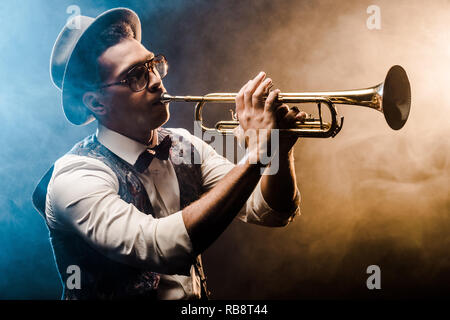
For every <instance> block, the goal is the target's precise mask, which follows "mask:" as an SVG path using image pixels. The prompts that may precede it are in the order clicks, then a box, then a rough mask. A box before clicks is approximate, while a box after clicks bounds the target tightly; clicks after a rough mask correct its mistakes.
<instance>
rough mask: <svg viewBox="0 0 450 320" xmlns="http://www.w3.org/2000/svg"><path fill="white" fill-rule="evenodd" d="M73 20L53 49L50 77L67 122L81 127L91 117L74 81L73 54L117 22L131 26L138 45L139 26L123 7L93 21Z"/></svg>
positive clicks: (75, 57) (75, 63) (76, 64)
mask: <svg viewBox="0 0 450 320" xmlns="http://www.w3.org/2000/svg"><path fill="white" fill-rule="evenodd" d="M73 19H79V20H78V21H76V22H77V24H76V25H77V28H74V27H73V26H74V25H75V24H74V21H73V20H71V21H69V22H68V23H67V24H66V25H65V26H64V28H63V29H62V31H61V32H60V33H59V35H58V38H57V39H56V42H55V44H54V46H53V50H52V54H51V58H50V77H51V80H52V82H53V84H54V85H55V86H56V87H57V88H58V89H59V90H61V97H62V98H61V100H62V106H63V110H64V114H65V116H66V118H67V120H69V121H70V122H71V123H73V124H75V125H84V124H87V123H89V122H91V121H92V120H94V117H93V115H92V114H91V112H90V111H89V109H88V108H87V107H86V106H85V105H84V103H83V101H82V96H81V95H80V90H81V88H80V83H79V79H78V81H74V80H76V75H77V74H78V73H79V72H80V63H83V61H82V59H81V61H80V57H79V55H77V53H79V52H80V50H81V48H89V46H93V45H95V40H96V36H98V35H99V34H100V33H101V32H102V31H103V30H104V29H106V28H107V27H108V26H110V25H113V24H116V23H118V22H121V21H124V22H127V23H128V24H129V25H130V26H131V28H132V30H133V33H134V38H135V39H136V40H137V41H139V42H140V41H141V23H140V21H139V17H138V16H137V14H136V13H135V12H134V11H132V10H130V9H127V8H115V9H111V10H108V11H105V12H104V13H102V14H101V15H99V16H98V17H97V18H91V17H86V16H77V17H74V18H73ZM74 60H77V61H74Z"/></svg>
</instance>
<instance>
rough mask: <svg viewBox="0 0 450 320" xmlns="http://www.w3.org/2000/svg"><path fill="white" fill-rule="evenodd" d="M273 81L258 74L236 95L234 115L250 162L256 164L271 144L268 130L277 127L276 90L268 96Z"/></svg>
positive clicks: (277, 91)
mask: <svg viewBox="0 0 450 320" xmlns="http://www.w3.org/2000/svg"><path fill="white" fill-rule="evenodd" d="M271 85H272V79H270V78H266V74H265V73H264V72H260V73H259V74H258V75H257V76H256V77H255V78H254V79H252V80H250V81H249V82H247V84H245V85H244V86H243V87H242V88H241V90H239V93H238V94H237V96H236V99H235V100H236V113H237V116H238V119H239V124H240V126H241V128H242V131H243V132H242V134H243V135H244V137H245V139H246V144H247V147H248V152H249V156H250V159H251V163H256V162H259V160H260V159H261V156H262V155H263V154H265V153H266V151H267V147H268V145H269V144H270V134H271V130H272V129H275V128H277V119H276V114H275V111H276V109H277V107H278V106H280V105H281V104H280V103H277V102H276V97H277V95H278V93H279V92H280V91H279V90H274V91H272V92H270V93H269V90H270V87H271Z"/></svg>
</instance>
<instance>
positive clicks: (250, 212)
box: [241, 182, 300, 227]
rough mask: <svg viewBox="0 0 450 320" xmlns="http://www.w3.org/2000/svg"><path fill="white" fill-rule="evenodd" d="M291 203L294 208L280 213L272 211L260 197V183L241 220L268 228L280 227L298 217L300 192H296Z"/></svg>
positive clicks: (261, 196)
mask: <svg viewBox="0 0 450 320" xmlns="http://www.w3.org/2000/svg"><path fill="white" fill-rule="evenodd" d="M293 203H294V206H293V207H292V209H291V210H289V211H284V212H282V211H277V210H274V209H272V208H271V207H270V206H269V204H268V203H267V202H266V200H265V199H264V197H263V195H262V191H261V182H260V183H258V185H257V186H256V188H255V190H254V191H253V193H252V195H251V196H250V198H249V200H248V201H247V203H246V215H245V216H243V217H241V220H243V221H244V222H249V223H255V224H260V225H265V226H269V227H282V226H285V225H287V224H288V223H290V222H291V221H292V220H293V219H294V218H295V217H296V216H298V215H300V192H299V191H298V190H297V194H296V196H295V199H294V200H293Z"/></svg>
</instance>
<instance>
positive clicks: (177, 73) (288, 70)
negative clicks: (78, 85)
mask: <svg viewBox="0 0 450 320" xmlns="http://www.w3.org/2000/svg"><path fill="white" fill-rule="evenodd" d="M73 4H75V5H78V6H79V7H80V9H81V14H83V15H89V16H96V15H98V14H100V13H101V12H102V11H104V10H106V9H109V8H112V7H117V6H127V7H130V8H131V9H133V10H135V11H136V12H137V13H138V14H139V15H140V17H141V20H142V25H143V43H144V44H145V45H146V46H148V47H149V49H150V50H152V51H154V52H159V53H163V54H165V55H166V56H167V57H168V60H169V63H170V70H169V75H168V76H167V77H166V78H165V80H164V82H165V86H166V88H167V89H168V91H169V92H170V93H173V94H180V95H181V94H206V93H210V92H236V91H237V90H239V88H240V87H241V86H242V85H243V84H244V83H246V82H247V81H248V79H250V78H253V77H254V76H255V75H256V74H257V73H258V72H259V71H261V70H264V71H266V72H267V74H268V76H270V77H271V78H272V79H273V81H274V85H275V88H276V87H278V88H280V89H281V91H282V92H302V91H331V90H340V89H353V88H364V87H369V86H373V85H375V84H378V83H379V82H381V81H383V79H384V77H385V75H386V72H387V70H388V69H389V67H390V66H392V65H395V64H400V65H402V66H403V67H404V68H405V69H406V71H407V73H408V76H409V79H410V82H411V87H412V109H411V114H410V117H409V120H408V122H407V123H406V125H405V127H404V128H403V129H402V130H400V131H392V130H391V129H390V128H389V127H388V126H387V124H386V123H385V120H384V117H383V115H382V114H381V113H378V112H377V111H374V110H369V109H366V108H362V107H355V106H338V109H339V112H340V114H341V115H343V116H344V117H345V124H344V127H343V129H342V131H341V132H340V133H339V135H338V136H336V137H335V138H334V139H301V140H299V142H298V143H297V145H296V147H295V159H296V160H295V162H296V173H297V177H298V185H299V189H300V191H301V193H302V206H301V209H302V215H301V216H300V217H297V218H296V219H295V220H294V222H293V223H292V224H291V225H289V226H288V227H286V228H280V229H269V228H264V227H258V226H251V225H245V224H243V223H240V222H236V223H233V224H232V225H231V226H230V228H229V229H227V231H226V232H225V233H224V234H223V236H222V237H221V238H220V239H219V240H218V241H217V242H216V243H215V244H214V245H213V246H212V247H211V248H210V249H209V250H208V251H207V253H206V254H205V257H204V260H205V262H206V269H207V273H208V280H209V281H208V282H209V286H210V288H211V290H212V291H213V297H215V298H237V299H240V298H253V299H257V298H273V299H282V298H291V299H292V298H294V299H295V298H328V297H334V298H336V297H343V298H346V297H415V296H438V295H439V294H443V293H446V294H448V293H449V287H448V283H449V280H450V276H449V274H450V259H449V255H448V252H447V251H448V250H447V248H448V246H449V245H450V210H449V209H450V201H449V198H450V197H449V183H448V181H449V178H450V170H449V169H450V168H449V167H450V160H449V157H450V156H449V150H450V148H449V147H450V146H449V144H450V143H449V140H448V138H446V137H448V136H449V134H450V127H449V125H448V124H449V123H450V122H449V120H450V119H449V118H450V112H448V111H449V104H448V102H447V101H449V98H450V96H449V95H450V93H449V90H447V84H448V83H450V81H449V80H450V76H449V72H448V70H449V69H450V68H449V67H450V63H449V61H450V46H449V43H450V41H449V40H450V39H449V37H450V36H449V32H448V21H449V18H450V4H449V2H448V1H445V0H437V1H433V2H429V3H426V4H425V3H424V2H423V1H417V0H416V1H395V2H393V1H387V0H379V1H376V3H373V2H372V1H355V0H353V1H345V2H343V1H339V2H337V1H331V0H326V1H325V0H319V1H306V0H305V1H286V0H280V1H269V0H254V1H237V0H219V1H214V2H211V1H206V0H194V1H164V2H159V1H145V2H142V1H125V2H124V1H120V2H119V1H99V2H96V6H95V7H94V6H93V5H92V3H91V2H88V1H77V2H76V3H73V1H57V2H56V1H55V2H47V1H23V2H21V5H20V6H18V4H3V10H0V11H1V13H0V14H1V15H2V17H1V19H0V25H1V27H2V30H8V31H7V32H5V33H4V35H3V36H2V38H1V39H0V48H2V54H1V55H2V59H0V70H1V71H2V77H3V79H4V81H3V85H2V87H0V97H1V98H0V105H1V106H0V115H1V119H2V122H3V123H2V129H1V130H0V132H1V133H2V137H3V139H1V140H0V144H1V150H2V153H1V165H0V177H1V181H3V184H2V188H1V191H0V200H1V202H2V206H1V210H2V211H1V215H0V228H1V230H0V234H1V235H2V238H1V240H2V243H3V247H4V248H3V249H2V250H1V251H0V273H1V274H2V276H3V277H2V281H0V297H1V298H58V297H59V294H60V284H59V279H58V277H57V275H56V269H55V267H54V262H53V257H52V255H51V251H50V245H49V242H48V234H47V230H46V229H45V226H44V224H43V221H42V218H40V217H39V215H38V214H37V213H36V212H35V211H34V209H33V208H32V206H31V202H30V196H31V192H32V190H33V187H34V184H35V183H36V182H37V181H38V179H39V177H40V176H41V175H42V174H43V173H44V172H45V170H46V169H47V168H48V167H49V166H50V165H51V163H53V162H54V161H55V159H57V158H58V157H59V156H61V155H62V154H64V153H65V152H67V150H69V148H70V147H71V146H72V145H73V144H74V143H75V142H76V141H78V140H80V139H81V138H83V137H84V136H86V135H87V134H89V133H91V132H92V131H93V130H94V128H95V125H90V126H87V127H83V128H79V127H74V126H72V125H70V124H68V123H67V121H65V119H64V116H63V114H62V111H61V106H60V97H59V92H58V91H57V89H56V88H54V87H53V85H52V84H51V82H50V79H49V74H48V62H49V57H50V52H51V48H52V45H53V42H54V40H55V39H56V36H57V34H58V32H59V31H60V28H61V27H62V26H63V25H64V23H65V22H66V19H67V18H68V16H69V14H68V13H67V12H66V8H67V7H68V6H69V5H73ZM373 4H375V5H377V6H379V8H380V10H381V29H380V30H369V29H368V28H367V26H366V21H367V19H368V17H369V14H368V13H367V12H366V9H367V7H368V6H370V5H373ZM215 113H216V112H213V114H212V116H214V115H216V114H215ZM171 114H172V118H171V119H170V121H169V123H168V126H169V127H184V128H187V129H190V130H191V131H192V128H193V127H192V126H193V121H192V120H191V119H192V118H193V106H192V105H190V104H184V103H178V104H172V105H171ZM228 115H229V113H228V108H225V110H224V111H223V113H220V112H217V116H218V117H219V118H221V117H225V116H228ZM30 262H32V263H30ZM372 264H376V265H379V266H380V268H381V274H382V290H381V291H379V292H373V291H369V290H367V288H366V279H367V277H368V275H367V274H366V268H367V267H368V266H369V265H372ZM38 275H39V276H38Z"/></svg>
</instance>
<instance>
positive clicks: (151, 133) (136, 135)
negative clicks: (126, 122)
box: [101, 123, 158, 147]
mask: <svg viewBox="0 0 450 320" xmlns="http://www.w3.org/2000/svg"><path fill="white" fill-rule="evenodd" d="M101 125H102V126H105V127H107V128H108V129H110V130H113V131H115V132H117V133H120V134H121V135H124V136H126V137H128V138H130V139H133V140H135V141H137V142H139V143H141V144H143V145H146V146H148V147H154V146H155V145H156V143H157V137H158V134H157V129H151V130H146V131H143V132H134V131H130V130H124V128H121V127H116V126H113V125H110V124H105V123H102V124H101Z"/></svg>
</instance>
